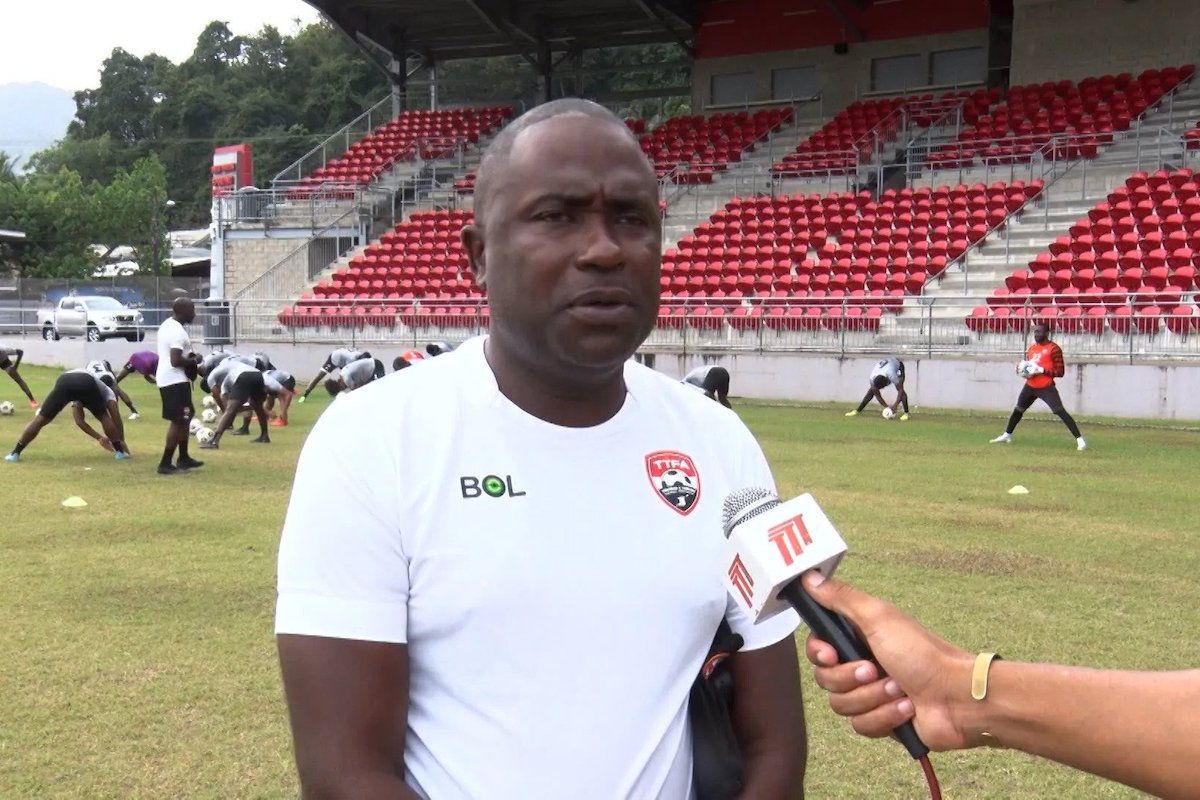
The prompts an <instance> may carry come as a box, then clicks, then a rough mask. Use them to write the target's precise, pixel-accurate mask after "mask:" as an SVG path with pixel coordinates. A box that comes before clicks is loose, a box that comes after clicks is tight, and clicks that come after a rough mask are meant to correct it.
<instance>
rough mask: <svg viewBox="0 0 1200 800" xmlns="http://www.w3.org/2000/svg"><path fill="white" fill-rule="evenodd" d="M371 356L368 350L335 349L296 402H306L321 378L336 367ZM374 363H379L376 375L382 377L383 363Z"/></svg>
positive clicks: (344, 366)
mask: <svg viewBox="0 0 1200 800" xmlns="http://www.w3.org/2000/svg"><path fill="white" fill-rule="evenodd" d="M370 358H371V354H370V353H368V352H367V351H366V350H349V349H347V348H345V347H339V348H338V349H337V350H334V351H333V352H332V353H330V354H329V358H327V359H325V363H324V364H322V365H321V371H320V372H318V373H317V377H315V378H313V379H312V381H310V382H309V384H308V387H307V388H305V390H304V394H302V395H300V397H299V399H297V400H296V402H297V403H304V401H305V400H306V399H308V396H309V394H311V393H312V390H313V389H315V388H317V386H318V385H320V383H321V379H322V378H324V377H325V376H326V375H328V374H329V373H331V372H333V371H334V370H335V369H337V370H341V369H345V368H346V367H347V366H348V365H350V364H352V363H354V362H355V361H363V360H366V359H370ZM372 363H374V364H379V374H377V375H376V376H375V377H376V378H382V377H383V364H382V363H381V362H380V361H378V360H376V361H374V362H372Z"/></svg>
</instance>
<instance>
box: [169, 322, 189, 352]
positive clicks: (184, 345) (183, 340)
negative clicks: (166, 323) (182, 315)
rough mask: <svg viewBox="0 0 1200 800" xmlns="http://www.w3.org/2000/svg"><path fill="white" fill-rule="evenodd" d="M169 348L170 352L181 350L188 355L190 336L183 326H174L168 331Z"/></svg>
mask: <svg viewBox="0 0 1200 800" xmlns="http://www.w3.org/2000/svg"><path fill="white" fill-rule="evenodd" d="M167 347H168V349H169V350H179V351H181V352H183V353H184V355H186V354H187V351H188V349H189V348H188V335H187V331H185V330H184V329H183V326H182V325H172V326H171V327H170V328H168V329H167Z"/></svg>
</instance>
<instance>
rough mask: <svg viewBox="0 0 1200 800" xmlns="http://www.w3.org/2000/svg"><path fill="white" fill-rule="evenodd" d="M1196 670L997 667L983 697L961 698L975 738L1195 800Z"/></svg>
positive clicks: (1198, 751)
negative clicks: (982, 733) (982, 734)
mask: <svg viewBox="0 0 1200 800" xmlns="http://www.w3.org/2000/svg"><path fill="white" fill-rule="evenodd" d="M1196 709H1200V670H1190V671H1186V672H1121V671H1116V670H1093V669H1083V668H1077V667H1064V666H1057V665H1047V664H1024V663H1017V662H1008V661H996V662H994V663H993V664H992V668H991V673H990V677H989V686H988V695H987V699H986V700H984V701H982V702H977V701H973V700H970V699H969V698H968V699H966V700H964V702H963V707H962V721H963V727H964V730H965V732H966V733H967V735H968V737H969V739H970V740H972V741H978V734H979V732H980V731H987V732H988V733H990V734H991V735H992V736H993V737H995V739H996V741H997V742H998V743H999V744H1000V745H1002V746H1004V747H1011V748H1013V749H1017V750H1021V751H1024V752H1026V753H1032V754H1034V755H1038V756H1043V757H1045V758H1049V759H1053V760H1054V761H1058V762H1060V763H1063V764H1067V765H1069V766H1072V767H1076V768H1077V769H1082V770H1085V771H1087V772H1091V773H1093V774H1096V775H1100V776H1103V777H1105V778H1110V779H1112V780H1116V781H1120V782H1122V783H1125V784H1128V785H1130V786H1134V787H1136V788H1138V789H1141V790H1143V791H1146V792H1150V793H1151V794H1154V795H1158V796H1161V797H1164V798H1177V797H1178V798H1182V797H1185V796H1189V797H1192V796H1195V788H1196V780H1197V778H1196V774H1197V773H1196V770H1197V762H1198V761H1200V714H1197V713H1196Z"/></svg>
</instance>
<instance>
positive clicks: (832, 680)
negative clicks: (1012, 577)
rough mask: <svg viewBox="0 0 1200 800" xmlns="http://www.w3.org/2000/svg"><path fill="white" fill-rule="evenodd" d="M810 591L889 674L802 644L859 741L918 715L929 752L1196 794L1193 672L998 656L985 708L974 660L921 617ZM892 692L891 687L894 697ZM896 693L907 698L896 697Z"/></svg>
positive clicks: (1167, 793)
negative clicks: (993, 748)
mask: <svg viewBox="0 0 1200 800" xmlns="http://www.w3.org/2000/svg"><path fill="white" fill-rule="evenodd" d="M805 585H806V586H807V587H808V589H809V591H810V592H811V593H812V595H813V597H815V598H816V599H817V600H818V601H819V602H820V603H821V604H823V605H825V606H827V607H829V608H832V609H833V610H835V611H839V612H841V613H842V614H844V615H846V616H847V617H848V618H849V619H850V620H851V621H853V622H854V623H855V625H857V626H858V628H859V629H860V630H861V631H862V632H863V634H864V636H866V638H867V643H868V644H869V645H870V646H871V649H872V650H873V651H874V653H875V656H876V658H877V659H879V662H880V665H881V666H882V667H883V668H884V670H886V671H887V672H888V674H889V675H890V678H887V679H884V680H879V679H878V677H877V675H878V673H877V671H876V669H875V667H874V665H872V664H869V663H867V662H861V661H860V662H853V663H850V664H841V665H836V666H834V665H835V664H836V655H835V654H834V653H833V649H832V648H831V647H830V646H829V645H827V644H825V643H824V642H820V641H818V640H815V639H812V638H811V637H810V638H809V642H808V647H807V654H808V657H809V660H810V661H812V662H813V663H814V664H815V665H817V668H816V670H815V675H816V680H817V684H818V685H820V686H821V687H823V688H825V689H827V690H828V691H829V692H830V693H831V695H830V706H831V707H832V708H833V710H834V711H835V712H837V713H838V714H841V715H843V716H847V717H851V719H852V722H853V725H854V729H855V730H856V731H858V732H859V733H861V734H863V735H866V736H886V735H887V734H888V733H890V731H891V729H892V728H894V727H895V726H896V725H899V724H900V723H901V722H903V721H905V720H907V719H910V718H914V710H915V718H914V722H915V724H916V727H917V733H918V734H920V736H921V738H922V739H923V740H924V741H925V743H926V744H927V745H929V747H930V748H931V749H934V750H952V749H959V748H964V747H974V746H977V745H980V744H983V743H984V739H983V737H982V736H981V734H982V733H983V732H985V731H986V732H987V733H990V734H991V735H992V737H994V739H995V742H996V743H997V744H999V745H1001V746H1004V747H1010V748H1013V749H1017V750H1022V751H1024V752H1026V753H1031V754H1033V755H1037V756H1042V757H1045V758H1049V759H1053V760H1054V761H1058V762H1060V763H1063V764H1067V765H1069V766H1072V767H1075V768H1077V769H1081V770H1085V771H1087V772H1091V773H1093V774H1096V775H1100V776H1102V777H1105V778H1109V779H1112V780H1115V781H1120V782H1121V783H1125V784H1128V785H1129V786H1133V787H1135V788H1137V789H1141V790H1142V791H1145V792H1150V793H1152V794H1155V795H1158V796H1160V797H1164V798H1191V797H1195V795H1196V786H1197V780H1198V778H1197V775H1198V774H1200V713H1197V711H1198V710H1200V670H1187V671H1178V672H1127V671H1118V670H1095V669H1085V668H1080V667H1066V666H1060V665H1055V664H1028V663H1019V662H1010V661H994V662H993V663H992V667H991V671H990V674H989V681H988V692H987V697H986V699H985V700H983V701H977V700H974V699H972V698H971V695H970V685H971V670H972V666H973V662H974V657H973V656H972V655H971V654H969V653H967V652H965V651H963V650H960V649H958V648H956V647H953V646H952V645H950V644H948V643H946V642H945V641H943V640H942V639H940V638H938V637H937V636H935V635H934V634H932V633H930V632H929V631H927V630H925V629H924V628H923V627H921V625H920V624H918V623H917V622H916V620H914V619H912V618H911V617H909V616H908V615H906V614H904V613H903V612H902V611H900V610H899V609H897V608H896V607H895V606H892V605H890V604H888V603H885V602H884V601H882V600H878V599H876V598H874V597H872V596H870V595H867V594H865V593H863V592H859V591H858V590H856V589H854V588H853V587H851V586H849V585H847V584H844V583H841V582H840V581H836V580H826V581H824V582H823V583H822V584H820V585H815V584H814V583H813V582H812V580H811V577H808V576H806V578H805ZM889 690H890V691H889ZM900 692H903V693H904V694H907V695H908V697H907V698H906V697H901V696H899V693H900Z"/></svg>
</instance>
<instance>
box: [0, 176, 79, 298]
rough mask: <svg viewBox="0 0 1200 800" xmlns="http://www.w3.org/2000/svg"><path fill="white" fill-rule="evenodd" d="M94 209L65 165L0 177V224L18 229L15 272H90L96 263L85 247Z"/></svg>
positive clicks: (60, 274)
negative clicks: (21, 249) (21, 238)
mask: <svg viewBox="0 0 1200 800" xmlns="http://www.w3.org/2000/svg"><path fill="white" fill-rule="evenodd" d="M94 211H95V204H94V197H93V196H92V194H91V193H90V192H89V191H88V188H87V187H86V186H85V185H84V183H83V181H82V180H81V179H80V177H79V173H77V172H72V171H71V170H67V169H63V170H60V171H58V172H56V173H53V174H49V175H38V174H34V175H30V176H28V177H26V178H25V179H24V180H22V181H19V182H0V228H10V229H14V230H19V231H24V233H25V236H26V237H27V246H26V251H25V254H24V257H23V258H22V261H21V266H20V272H21V274H22V275H24V276H26V277H38V278H43V277H44V278H52V277H85V276H88V275H91V274H92V272H93V271H94V270H95V267H96V263H97V261H96V256H95V255H94V254H93V253H91V252H90V251H89V249H88V245H89V244H91V231H92V228H93V220H94Z"/></svg>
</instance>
